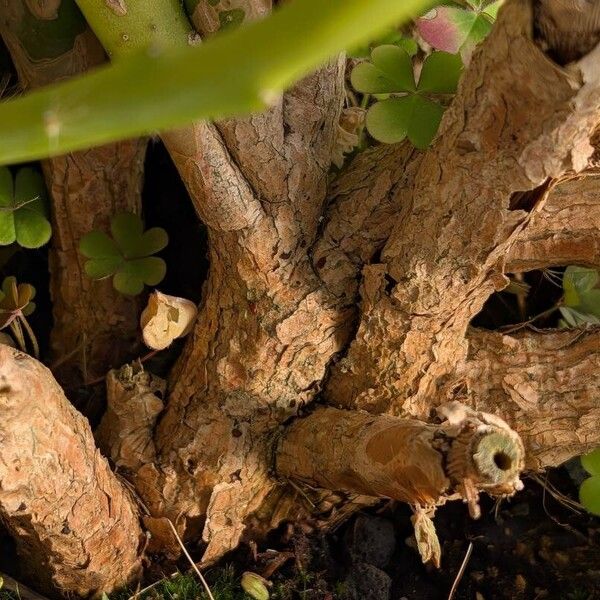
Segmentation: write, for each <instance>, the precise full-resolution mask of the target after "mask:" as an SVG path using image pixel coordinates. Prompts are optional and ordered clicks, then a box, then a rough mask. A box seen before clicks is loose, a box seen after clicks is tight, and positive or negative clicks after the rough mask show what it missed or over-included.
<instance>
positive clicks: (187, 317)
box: [140, 291, 198, 350]
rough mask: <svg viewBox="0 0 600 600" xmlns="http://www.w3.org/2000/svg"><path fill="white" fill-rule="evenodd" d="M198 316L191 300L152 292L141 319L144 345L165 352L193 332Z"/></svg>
mask: <svg viewBox="0 0 600 600" xmlns="http://www.w3.org/2000/svg"><path fill="white" fill-rule="evenodd" d="M197 314H198V308H197V307H196V305H195V304H194V303H193V302H192V301H191V300H186V299H185V298H178V297H177V296H169V295H168V294H162V293H161V292H157V291H155V292H152V294H150V297H149V298H148V304H147V306H146V308H145V309H144V311H143V312H142V316H141V317H140V325H141V327H142V337H143V338H144V343H145V344H146V346H148V348H152V349H153V350H164V349H165V348H167V347H168V346H170V345H171V343H172V342H173V340H174V339H176V338H180V337H184V336H186V335H187V334H188V333H189V332H190V331H191V329H192V326H193V324H194V321H195V320H196V316H197Z"/></svg>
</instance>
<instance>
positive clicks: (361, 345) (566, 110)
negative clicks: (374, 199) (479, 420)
mask: <svg viewBox="0 0 600 600" xmlns="http://www.w3.org/2000/svg"><path fill="white" fill-rule="evenodd" d="M532 18H533V15H532V5H531V4H530V3H525V2H509V3H507V5H506V6H505V7H504V9H503V10H502V12H501V15H500V17H499V19H498V22H497V25H496V27H495V29H494V31H493V32H492V34H491V35H490V37H489V38H488V40H487V41H486V43H485V44H484V45H483V47H482V48H481V50H480V51H479V52H477V53H476V55H475V57H474V60H473V64H472V65H471V68H470V69H469V70H468V71H467V73H466V74H465V76H464V77H463V80H462V82H461V85H460V88H459V92H458V94H457V96H456V98H455V100H454V102H453V104H452V105H451V107H450V108H449V109H448V111H447V112H446V114H445V117H444V120H443V122H442V127H441V130H440V134H439V136H438V141H437V142H436V143H435V144H434V146H433V147H432V148H431V149H430V150H429V151H428V152H427V153H426V154H425V156H424V157H423V158H422V159H421V164H420V166H419V170H418V173H417V177H416V182H415V185H414V188H413V191H412V194H411V196H410V201H409V202H408V203H407V204H406V205H404V206H403V207H402V211H401V213H400V215H399V218H398V222H397V224H396V226H395V228H394V230H393V232H392V234H391V237H390V239H389V241H388V242H387V244H386V246H385V248H384V250H383V252H382V262H381V264H374V265H370V266H368V267H366V268H365V270H364V279H363V285H362V298H363V302H362V312H361V323H360V327H359V330H358V332H357V336H356V339H355V340H354V341H353V343H352V345H351V347H350V350H349V352H348V354H347V356H346V357H345V358H344V359H343V360H342V361H340V362H339V363H338V365H337V367H336V368H335V370H334V372H333V374H332V377H331V378H330V380H329V382H328V386H327V390H326V393H327V397H328V398H329V399H330V401H331V402H333V403H336V404H338V403H339V404H343V405H344V406H347V407H350V406H352V407H357V408H365V409H368V410H370V411H373V412H391V413H393V414H398V415H413V416H415V417H420V418H426V417H427V414H428V411H429V409H430V407H431V404H432V402H434V399H435V397H436V390H437V388H438V387H439V386H440V385H441V384H442V383H443V381H444V380H445V378H447V377H448V376H449V374H451V373H452V372H453V370H454V368H455V365H456V364H457V363H460V362H461V361H462V360H463V359H464V357H465V355H466V353H467V350H468V344H467V343H466V341H465V332H466V329H467V326H468V324H469V322H470V320H471V319H472V317H473V316H475V315H476V314H477V312H479V310H480V309H481V307H482V305H483V303H484V302H485V300H486V299H487V297H488V296H489V295H490V294H491V293H492V292H493V291H494V290H495V289H502V288H503V287H504V286H505V285H506V279H505V276H504V269H505V265H504V263H505V258H506V254H507V253H508V251H509V249H510V248H511V246H512V245H513V243H514V242H515V240H516V239H517V238H518V235H519V232H520V231H521V230H522V229H523V228H524V227H525V225H526V224H527V222H528V221H529V219H530V218H531V214H530V212H527V211H525V210H519V209H518V210H511V199H512V198H514V197H515V196H514V195H517V197H520V196H521V195H522V194H523V193H525V192H532V190H536V188H539V191H538V192H533V193H534V194H535V193H537V196H538V197H537V198H536V196H535V195H534V196H533V199H534V203H536V204H537V203H538V202H541V201H543V199H544V197H545V193H544V188H543V187H542V188H540V186H542V184H544V182H546V180H548V179H549V178H556V177H560V176H561V175H563V174H564V173H565V172H567V171H581V170H582V169H584V168H585V167H586V166H587V162H588V160H589V159H590V157H591V155H592V150H593V148H592V146H591V145H590V141H589V140H590V137H591V135H592V132H593V129H594V127H595V126H596V124H597V122H598V120H599V117H600V114H599V112H598V106H599V104H598V100H599V99H600V90H599V86H598V81H597V80H596V79H595V75H594V69H593V68H592V66H591V65H592V63H593V61H594V60H596V55H597V54H598V52H599V51H600V50H598V48H596V49H595V50H593V51H592V53H591V54H590V55H588V56H587V57H585V58H584V59H583V60H582V61H581V62H580V63H578V64H577V66H576V67H573V68H571V69H570V70H564V69H561V68H559V67H557V66H556V65H555V64H553V63H552V62H550V61H549V60H548V58H547V57H546V56H545V55H544V54H543V52H541V51H540V49H539V48H538V47H537V46H536V45H535V43H534V42H533V41H532V40H531V38H530V32H531V30H532ZM534 105H535V106H536V118H535V119H531V116H530V111H531V107H532V106H534Z"/></svg>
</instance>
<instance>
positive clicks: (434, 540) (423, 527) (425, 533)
mask: <svg viewBox="0 0 600 600" xmlns="http://www.w3.org/2000/svg"><path fill="white" fill-rule="evenodd" d="M410 520H411V521H412V524H413V527H414V528H415V539H416V540H417V549H418V550H419V554H420V555H421V560H422V561H423V563H425V564H426V563H428V562H431V563H432V564H433V565H434V566H435V567H436V569H439V568H440V564H441V559H442V549H441V548H440V541H439V539H438V536H437V533H436V531H435V525H434V524H433V521H432V520H431V519H430V517H429V516H428V515H427V513H426V512H425V511H423V510H419V511H417V512H416V513H415V514H414V515H413V516H412V517H411V519H410Z"/></svg>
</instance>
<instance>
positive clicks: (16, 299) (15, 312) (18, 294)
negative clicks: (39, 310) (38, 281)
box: [0, 276, 35, 329]
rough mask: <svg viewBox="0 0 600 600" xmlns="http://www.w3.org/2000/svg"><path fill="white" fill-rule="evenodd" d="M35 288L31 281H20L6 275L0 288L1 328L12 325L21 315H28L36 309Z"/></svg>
mask: <svg viewBox="0 0 600 600" xmlns="http://www.w3.org/2000/svg"><path fill="white" fill-rule="evenodd" d="M33 298H35V288H34V287H33V286H32V285H30V284H29V283H19V284H17V280H16V278H15V277H12V276H11V277H6V278H5V279H4V281H3V282H2V287H1V288H0V329H4V328H5V327H7V326H8V325H10V324H11V323H12V322H13V321H14V320H15V319H16V318H18V317H20V316H25V317H28V316H29V315H30V314H31V313H32V312H33V311H34V310H35V303H34V302H32V300H33Z"/></svg>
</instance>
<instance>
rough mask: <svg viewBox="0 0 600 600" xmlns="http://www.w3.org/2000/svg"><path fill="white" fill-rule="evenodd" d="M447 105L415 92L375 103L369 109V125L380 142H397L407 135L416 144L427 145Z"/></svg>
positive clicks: (424, 146)
mask: <svg viewBox="0 0 600 600" xmlns="http://www.w3.org/2000/svg"><path fill="white" fill-rule="evenodd" d="M443 113H444V109H443V107H442V106H440V105H439V104H437V103H435V102H432V101H431V100H427V99H426V98H422V97H421V96H419V95H417V94H414V95H410V96H405V97H403V98H390V99H389V100H383V101H382V102H378V103H377V104H374V105H373V106H372V107H371V108H370V109H369V110H368V112H367V118H366V123H367V129H368V130H369V133H370V134H371V135H372V136H373V137H374V138H375V139H376V140H379V141H380V142H384V143H386V144H395V143H397V142H400V141H402V140H403V139H404V138H405V137H406V136H408V138H409V139H410V141H411V142H412V143H413V144H414V145H415V146H416V147H417V148H426V147H427V146H428V145H429V144H430V143H431V140H432V139H433V137H434V136H435V134H436V132H437V129H438V127H439V124H440V120H441V118H442V115H443Z"/></svg>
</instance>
